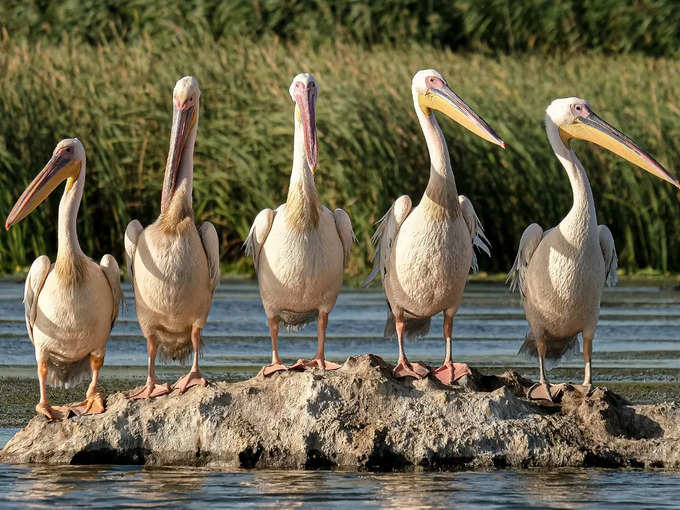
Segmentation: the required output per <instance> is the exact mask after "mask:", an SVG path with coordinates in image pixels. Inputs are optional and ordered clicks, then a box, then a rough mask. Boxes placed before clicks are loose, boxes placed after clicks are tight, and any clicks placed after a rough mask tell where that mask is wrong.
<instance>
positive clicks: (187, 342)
mask: <svg viewBox="0 0 680 510" xmlns="http://www.w3.org/2000/svg"><path fill="white" fill-rule="evenodd" d="M200 94H201V92H200V90H199V88H198V82H197V81H196V80H195V79H194V78H193V77H191V76H185V77H184V78H182V79H180V80H179V81H178V82H177V84H176V85H175V89H174V92H173V121H172V131H171V134H170V150H169V153H168V160H167V164H166V167H165V178H164V180H163V193H162V197H161V214H160V216H159V217H158V219H157V220H156V221H155V222H154V223H153V224H151V225H149V226H148V227H147V228H146V229H144V228H143V227H142V225H141V223H140V222H139V221H138V220H133V221H131V222H130V224H129V225H128V227H127V230H126V231H125V253H126V258H127V267H128V275H129V277H130V278H131V279H132V282H133V286H134V290H135V303H136V307H137V317H138V319H139V325H140V327H141V329H142V333H143V334H144V337H145V338H146V345H147V350H148V355H149V363H148V377H147V381H146V385H145V386H144V388H142V389H141V390H140V391H138V392H137V393H134V394H133V395H132V398H152V397H158V396H160V395H164V394H167V393H169V392H170V388H169V387H168V385H167V384H165V385H158V384H157V380H156V373H155V363H156V355H157V354H158V355H159V356H160V357H161V359H172V360H180V361H184V360H186V359H187V358H188V357H189V356H190V354H191V353H192V352H193V363H192V366H191V369H190V371H189V373H188V374H187V375H185V376H183V377H181V378H180V379H179V380H178V381H177V382H176V383H175V385H174V386H173V387H174V388H177V389H179V391H180V393H184V392H185V391H186V390H187V389H188V388H190V387H192V386H196V385H201V386H205V384H206V381H205V379H204V378H203V377H202V375H201V372H200V370H199V368H198V357H199V353H200V350H201V346H202V339H201V329H202V328H203V327H204V326H205V324H206V320H207V317H208V313H209V312H210V306H211V304H212V298H213V294H214V292H215V288H216V287H217V283H218V281H219V278H220V268H219V245H218V239H217V232H216V231H215V227H213V225H212V224H211V223H209V222H204V223H203V224H202V225H201V227H200V228H198V229H197V228H196V225H195V224H194V213H193V207H192V197H191V195H192V189H193V177H194V164H193V159H194V143H195V142H196V131H197V128H198V111H199V97H200Z"/></svg>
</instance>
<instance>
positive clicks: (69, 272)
mask: <svg viewBox="0 0 680 510" xmlns="http://www.w3.org/2000/svg"><path fill="white" fill-rule="evenodd" d="M64 180H65V181H66V187H65V190H64V195H63V196H62V197H61V202H60V203H59V219H58V235H59V237H58V243H57V260H56V261H55V263H54V265H51V264H50V259H49V258H48V257H47V255H41V256H40V257H38V258H37V259H36V260H35V262H33V264H32V265H31V269H30V271H29V272H28V276H27V277H26V287H25V289H24V307H25V309H26V329H27V330H28V336H29V338H30V339H31V342H32V343H33V346H34V348H35V359H36V361H37V363H38V381H39V383H40V403H39V404H38V405H37V406H36V408H35V410H36V411H37V412H38V413H40V414H43V415H45V416H46V417H47V418H49V419H53V418H63V417H65V416H67V415H68V414H69V411H70V410H74V411H76V412H77V413H78V414H96V413H102V412H104V401H103V399H102V396H101V394H100V393H99V392H97V380H98V378H99V370H100V369H101V367H102V365H103V364H104V354H105V353H106V341H107V340H108V338H109V334H110V333H111V328H112V327H113V323H114V322H115V320H116V317H117V316H118V305H119V303H120V301H121V299H122V292H121V290H120V270H119V269H118V264H117V263H116V259H114V258H113V257H112V256H111V255H104V256H103V257H102V260H101V262H100V263H99V264H96V263H95V262H94V261H93V260H92V259H90V258H89V257H88V256H87V255H85V254H84V253H83V251H82V250H81V249H80V244H79V243H78V233H77V231H76V220H77V216H78V208H79V207H80V201H81V198H82V196H83V189H84V188H85V148H84V147H83V144H82V143H80V140H78V139H77V138H71V139H66V140H62V141H61V142H59V143H58V144H57V147H56V148H55V149H54V152H53V153H52V158H51V159H50V160H49V161H48V162H47V164H46V165H45V168H43V169H42V171H41V172H40V173H39V174H38V175H37V176H36V178H35V179H34V180H33V182H31V184H29V186H28V188H26V191H24V193H23V194H22V195H21V197H20V198H19V200H18V201H17V203H16V204H14V207H13V208H12V211H11V212H10V213H9V216H8V217H7V222H6V223H5V228H6V229H7V230H9V229H10V227H11V226H12V225H14V224H16V223H18V222H19V221H21V220H22V219H23V218H25V217H26V216H28V215H29V214H30V213H31V212H32V211H33V210H34V209H35V208H36V207H38V205H39V204H40V203H41V202H42V201H43V200H45V199H46V198H47V196H48V195H49V194H50V193H51V192H52V191H53V190H54V189H55V188H56V187H57V186H59V184H60V183H61V182H63V181H64ZM90 373H91V375H92V382H91V383H90V386H89V388H88V389H87V394H86V397H87V398H86V400H85V401H84V402H82V403H81V404H79V405H76V406H68V407H66V408H63V407H62V408H55V407H51V406H50V404H49V402H48V401H47V396H46V395H45V385H46V383H47V382H49V383H50V384H51V385H53V386H58V387H66V388H68V387H70V386H71V385H73V384H76V383H78V382H79V381H80V380H81V379H83V378H84V377H87V375H89V374H90Z"/></svg>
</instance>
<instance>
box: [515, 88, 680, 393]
mask: <svg viewBox="0 0 680 510" xmlns="http://www.w3.org/2000/svg"><path fill="white" fill-rule="evenodd" d="M545 130H546V133H547V135H548V140H549V141H550V145H551V147H552V149H553V151H554V152H555V156H556V157H557V159H558V160H559V161H560V163H562V166H563V167H564V169H565V170H566V172H567V175H568V177H569V182H570V183H571V190H572V193H573V200H574V202H573V205H572V207H571V210H570V211H569V213H568V214H567V216H565V218H564V219H563V220H562V221H561V222H560V224H559V225H558V226H557V227H554V228H551V229H549V230H546V231H545V232H544V231H543V229H542V228H541V227H540V226H539V225H538V224H536V223H532V224H531V225H529V226H528V227H527V228H526V230H525V231H524V233H523V234H522V238H521V240H520V243H519V250H518V251H517V257H516V259H515V263H514V264H513V266H512V269H511V270H510V273H509V274H508V281H510V282H511V289H512V290H514V291H516V290H519V291H520V293H521V295H522V296H523V299H524V310H525V313H526V317H527V320H528V322H529V328H530V329H529V332H528V333H527V337H526V340H525V342H524V345H523V346H522V348H521V349H520V352H521V353H524V354H529V355H533V356H538V367H539V374H540V381H539V383H538V384H536V385H534V386H532V388H530V390H529V392H528V396H529V398H536V399H548V400H550V401H554V399H555V398H556V397H557V396H558V395H557V392H559V391H561V388H559V389H558V390H557V392H556V393H555V394H553V392H552V391H551V387H550V384H549V382H548V378H547V377H546V373H545V372H546V362H553V361H556V360H559V359H560V358H562V357H564V356H567V355H568V354H570V353H572V352H577V351H578V350H579V345H578V334H579V333H581V334H582V335H583V358H584V361H585V376H584V380H583V386H582V387H580V388H577V389H579V390H580V391H582V392H583V393H585V394H588V393H589V392H590V391H591V390H592V388H593V385H592V374H591V359H590V358H591V354H592V350H593V337H594V336H595V329H596V328H597V320H598V316H599V314H600V296H601V294H602V288H603V287H604V286H605V285H607V286H613V285H616V283H617V280H618V278H617V274H616V268H617V257H616V249H615V247H614V239H613V237H612V234H611V232H610V231H609V229H608V228H607V227H606V226H605V225H598V224H597V214H596V212H595V202H594V201H593V193H592V191H591V189H590V183H589V181H588V176H587V175H586V172H585V170H584V169H583V166H582V165H581V162H580V161H579V160H578V158H577V157H576V154H575V153H574V150H573V149H572V148H571V141H572V140H573V139H577V140H587V141H590V142H593V143H595V144H597V145H600V146H601V147H604V148H605V149H607V150H609V151H611V152H613V153H614V154H618V155H619V156H621V157H622V158H624V159H626V160H628V161H630V162H631V163H633V164H634V165H637V166H639V167H640V168H642V169H644V170H646V171H648V172H650V173H652V174H654V175H656V176H657V177H659V178H661V179H663V180H665V181H668V182H670V183H671V184H673V185H675V186H677V187H679V188H680V183H679V182H678V180H677V179H676V178H675V177H673V176H672V175H671V174H669V173H668V172H667V171H666V169H664V168H663V167H662V166H661V165H660V164H659V163H657V162H656V161H655V160H654V159H653V158H652V157H651V156H650V155H649V154H647V153H646V152H645V151H643V150H642V149H640V147H638V145H637V144H636V143H635V142H633V141H632V140H631V139H630V138H628V137H627V136H625V135H624V134H623V133H621V132H620V131H618V130H617V129H615V128H614V127H612V126H610V125H609V124H607V123H606V122H605V121H603V120H602V119H601V118H600V117H598V116H597V115H595V113H593V111H592V110H591V108H590V105H589V104H588V103H587V102H586V101H585V100H583V99H579V98H576V97H570V98H562V99H556V100H554V101H553V102H552V103H550V106H548V108H547V109H546V115H545Z"/></svg>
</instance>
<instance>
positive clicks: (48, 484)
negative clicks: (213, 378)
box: [0, 466, 680, 510]
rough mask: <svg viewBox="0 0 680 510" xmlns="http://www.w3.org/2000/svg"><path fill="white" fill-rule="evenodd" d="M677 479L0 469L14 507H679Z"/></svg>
mask: <svg viewBox="0 0 680 510" xmlns="http://www.w3.org/2000/svg"><path fill="white" fill-rule="evenodd" d="M679 486H680V475H678V474H669V473H645V472H620V471H579V470H558V471H552V472H540V471H486V472H460V473H389V474H380V473H351V472H339V471H336V472H333V471H306V472H305V471H237V472H230V473H224V472H214V471H210V470H204V469H195V468H155V469H150V468H140V467H129V466H113V467H112V466H64V467H46V466H0V505H2V506H6V507H16V508H46V509H51V508H112V507H114V506H115V507H117V508H158V507H162V506H165V505H167V504H168V502H170V501H171V502H172V507H173V508H196V509H201V510H204V509H206V508H231V507H236V506H238V507H243V508H349V509H364V508H408V509H418V508H487V509H493V508H624V507H625V506H626V505H632V504H635V508H636V509H646V508H677V498H678V487H679Z"/></svg>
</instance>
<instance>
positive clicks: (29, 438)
mask: <svg viewBox="0 0 680 510" xmlns="http://www.w3.org/2000/svg"><path fill="white" fill-rule="evenodd" d="M391 369H392V367H391V366H390V365H388V364H387V363H385V362H384V361H383V360H382V359H380V358H379V357H377V356H373V355H363V356H355V357H351V358H349V359H348V360H347V361H346V362H345V364H344V365H343V366H342V368H341V369H340V370H337V371H334V372H326V373H323V372H320V371H313V372H284V373H279V374H277V375H274V376H272V377H270V378H266V379H265V378H264V377H261V376H260V377H256V378H253V379H250V380H248V381H243V382H239V383H226V382H215V383H213V384H210V385H209V386H208V387H207V388H201V387H194V388H191V389H190V390H189V391H188V392H187V393H186V394H184V395H179V394H178V392H176V391H175V392H173V393H172V394H170V395H169V396H165V397H160V398H158V399H155V400H151V401H130V400H127V399H126V398H125V396H124V395H123V394H121V393H116V394H114V395H111V396H109V397H108V399H107V411H106V412H105V413H103V414H100V415H97V416H81V417H74V418H70V419H68V420H65V421H55V422H49V421H47V420H46V419H45V418H43V417H35V418H33V419H32V420H31V421H30V422H29V424H28V425H27V426H26V427H25V428H24V429H23V430H22V431H20V432H18V433H17V434H16V436H15V437H14V438H13V439H12V440H11V441H10V442H9V443H8V444H7V446H6V447H5V448H4V450H3V451H2V452H0V462H6V463H7V462H8V463H51V464H106V463H115V464H147V465H191V466H212V467H221V468H295V469H319V468H336V467H341V468H352V469H371V470H403V469H412V468H416V467H422V468H425V469H445V470H449V469H470V468H489V467H522V468H527V467H547V468H555V467H564V466H572V467H592V466H598V467H600V466H606V467H647V468H658V467H665V468H668V469H678V468H680V407H679V406H678V405H677V404H661V405H653V406H632V405H629V404H628V403H627V402H626V401H624V400H623V399H622V398H620V397H618V396H617V395H615V394H614V393H611V392H609V391H607V390H606V389H604V388H598V389H597V390H596V391H595V392H594V394H593V395H592V396H591V397H589V398H584V397H583V396H582V395H581V394H580V393H578V392H576V391H571V392H569V391H566V392H565V394H564V397H563V399H562V404H561V406H551V407H547V406H541V405H538V404H536V403H532V402H529V401H527V400H526V399H525V398H524V395H525V392H526V389H527V387H528V386H529V385H530V384H531V382H530V381H527V380H526V379H522V378H521V377H519V376H518V375H517V374H515V373H513V372H509V373H506V374H504V375H503V376H485V375H482V374H479V373H478V372H476V371H473V375H472V376H470V377H467V378H465V379H464V380H462V381H461V384H460V385H459V386H454V387H447V386H445V385H443V384H441V383H440V382H439V381H437V380H436V379H433V378H428V379H424V380H419V381H415V380H411V379H406V380H398V379H394V378H393V377H392V374H391Z"/></svg>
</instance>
